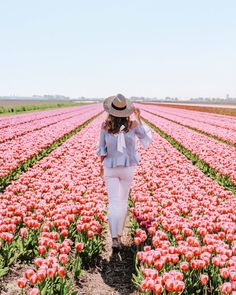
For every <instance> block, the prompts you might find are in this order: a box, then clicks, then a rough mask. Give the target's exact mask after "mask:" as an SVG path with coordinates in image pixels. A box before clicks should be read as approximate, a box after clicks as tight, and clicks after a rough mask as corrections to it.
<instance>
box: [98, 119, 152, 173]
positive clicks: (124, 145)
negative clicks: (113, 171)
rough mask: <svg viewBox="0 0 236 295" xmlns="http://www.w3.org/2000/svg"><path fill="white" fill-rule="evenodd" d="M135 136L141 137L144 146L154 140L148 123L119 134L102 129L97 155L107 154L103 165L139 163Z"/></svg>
mask: <svg viewBox="0 0 236 295" xmlns="http://www.w3.org/2000/svg"><path fill="white" fill-rule="evenodd" d="M135 136H137V137H138V138H139V141H140V143H141V145H142V146H143V147H144V148H146V147H147V146H148V145H149V144H150V143H151V141H152V133H151V129H150V128H149V127H148V126H147V125H146V124H138V125H137V126H136V127H134V128H131V129H129V131H128V132H123V131H121V132H120V133H118V134H112V133H109V132H108V131H106V130H104V129H101V131H100V139H99V142H98V144H97V155H98V156H105V158H104V160H103V165H104V166H106V167H109V168H113V167H117V166H126V167H127V166H135V165H137V164H138V163H139V161H140V157H139V155H138V152H137V147H136V138H135Z"/></svg>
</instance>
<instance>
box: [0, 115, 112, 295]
mask: <svg viewBox="0 0 236 295" xmlns="http://www.w3.org/2000/svg"><path fill="white" fill-rule="evenodd" d="M102 119H104V118H103V116H100V117H98V118H96V119H94V120H93V121H92V122H91V123H90V124H89V125H87V127H85V128H83V129H82V130H81V131H80V132H79V133H77V134H76V135H74V136H72V137H71V138H70V139H68V140H67V141H66V142H65V143H63V145H61V146H60V147H58V148H57V149H55V150H54V151H53V152H52V153H51V154H50V155H48V156H47V157H45V158H43V159H42V160H41V161H39V162H37V163H36V164H35V166H34V167H33V168H30V169H29V170H28V171H27V172H26V173H24V174H22V175H21V176H20V178H19V179H18V180H16V181H15V182H13V183H12V184H11V185H9V186H8V187H7V188H6V190H5V192H4V193H3V194H1V195H0V241H1V242H0V249H1V250H0V263H1V265H0V268H1V270H0V273H1V272H2V274H4V273H6V272H7V271H8V268H9V264H11V263H13V262H14V261H15V260H16V259H18V260H19V259H29V260H33V262H34V267H33V268H31V269H28V270H27V271H26V272H25V273H24V274H23V277H22V278H19V280H18V286H19V287H20V288H22V290H24V289H25V290H26V291H25V292H27V293H28V294H72V293H73V289H74V287H73V286H72V285H73V284H75V283H76V280H77V279H78V276H79V274H80V272H81V263H85V262H88V261H91V259H92V258H93V257H94V256H95V255H97V254H98V253H100V251H101V249H102V241H101V233H102V230H103V227H104V225H105V222H106V218H107V217H106V215H105V212H106V202H107V196H106V195H105V188H104V186H103V181H102V179H101V178H100V177H99V175H98V174H99V162H98V158H97V156H96V153H95V151H96V144H97V141H98V135H99V133H98V130H99V127H100V126H101V123H102ZM75 294H76V293H75Z"/></svg>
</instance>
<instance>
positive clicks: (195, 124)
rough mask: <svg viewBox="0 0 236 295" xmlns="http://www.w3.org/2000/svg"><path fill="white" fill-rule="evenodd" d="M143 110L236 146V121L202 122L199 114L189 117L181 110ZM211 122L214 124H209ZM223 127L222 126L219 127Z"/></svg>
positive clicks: (217, 120)
mask: <svg viewBox="0 0 236 295" xmlns="http://www.w3.org/2000/svg"><path fill="white" fill-rule="evenodd" d="M142 109H143V110H146V111H148V112H151V113H152V114H156V115H158V116H160V117H163V118H165V119H168V120H170V121H172V122H174V123H179V124H181V125H183V126H186V127H190V128H192V129H194V130H197V131H199V132H202V133H205V134H206V135H209V136H212V137H214V138H215V139H219V140H221V141H223V142H225V143H228V144H232V145H236V120H235V119H234V121H233V120H229V119H228V118H227V117H226V116H225V117H224V116H221V117H220V118H215V121H214V120H213V119H211V120H209V119H207V118H206V119H203V121H201V115H199V113H196V114H192V118H191V114H190V115H189V114H188V115H187V117H186V114H185V112H181V111H179V110H177V111H176V110H175V112H173V111H171V113H169V112H167V111H163V110H162V108H157V107H152V108H150V106H149V107H148V106H147V107H146V106H145V107H144V108H142ZM200 114H201V113H200ZM207 121H210V122H212V123H207ZM217 125H221V126H217Z"/></svg>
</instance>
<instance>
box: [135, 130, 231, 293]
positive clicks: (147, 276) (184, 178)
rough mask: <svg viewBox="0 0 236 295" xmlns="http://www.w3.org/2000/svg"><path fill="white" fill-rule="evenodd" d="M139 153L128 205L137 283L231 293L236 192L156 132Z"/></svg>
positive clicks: (150, 288) (157, 289)
mask: <svg viewBox="0 0 236 295" xmlns="http://www.w3.org/2000/svg"><path fill="white" fill-rule="evenodd" d="M139 152H140V155H141V157H142V161H141V165H140V166H139V167H138V169H137V172H136V176H135V180H134V183H133V186H132V190H131V200H132V202H133V207H131V209H130V211H131V213H132V216H133V218H134V219H135V221H133V232H134V233H135V237H134V241H135V244H136V245H137V247H138V250H139V251H138V252H137V255H136V269H137V274H136V276H135V283H136V285H137V286H138V287H139V288H140V289H141V291H142V292H144V293H145V294H177V293H181V292H182V294H231V291H232V290H234V291H235V290H236V276H235V274H236V235H235V232H236V226H235V221H236V217H235V210H236V198H235V196H234V195H233V194H232V193H231V192H230V191H227V190H225V189H223V188H222V187H221V186H219V185H218V184H217V183H216V182H214V181H212V180H211V179H210V178H208V177H206V176H205V175H204V174H203V173H202V172H201V171H200V170H199V169H198V168H197V167H195V166H194V165H192V163H191V161H189V160H188V159H186V157H184V156H183V155H182V154H181V153H180V152H178V151H177V150H176V149H175V148H173V147H172V145H171V144H169V143H168V142H167V141H166V140H165V139H163V138H162V137H160V136H159V135H158V134H156V133H155V134H154V135H153V143H152V145H151V146H150V147H149V149H148V152H147V151H146V150H142V149H140V151H139ZM221 292H222V293H221Z"/></svg>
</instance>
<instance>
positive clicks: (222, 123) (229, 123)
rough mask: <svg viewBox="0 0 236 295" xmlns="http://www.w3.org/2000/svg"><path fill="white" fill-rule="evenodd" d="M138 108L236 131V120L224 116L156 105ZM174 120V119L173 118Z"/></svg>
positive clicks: (142, 105)
mask: <svg viewBox="0 0 236 295" xmlns="http://www.w3.org/2000/svg"><path fill="white" fill-rule="evenodd" d="M139 106H140V108H143V109H145V110H147V111H153V112H155V113H157V111H158V114H160V115H163V116H165V115H167V114H168V115H173V116H179V117H180V118H181V119H182V118H184V119H190V120H192V121H195V122H198V123H205V124H206V125H212V126H217V127H221V128H224V129H227V130H236V118H235V117H230V116H224V115H218V114H212V113H204V112H199V111H191V110H185V109H177V108H174V107H173V108H171V107H165V106H164V105H162V106H158V105H155V104H154V105H152V106H150V105H146V104H141V105H139ZM175 118H176V117H175Z"/></svg>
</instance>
